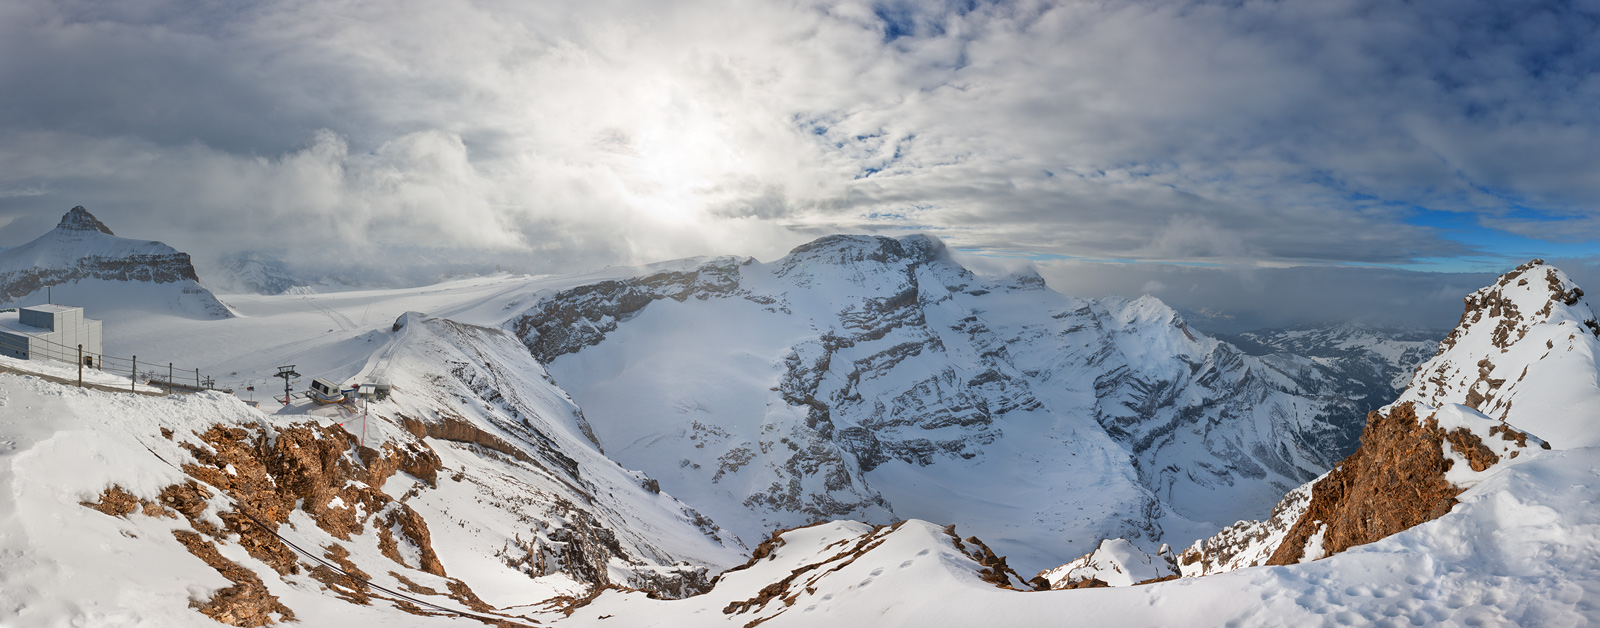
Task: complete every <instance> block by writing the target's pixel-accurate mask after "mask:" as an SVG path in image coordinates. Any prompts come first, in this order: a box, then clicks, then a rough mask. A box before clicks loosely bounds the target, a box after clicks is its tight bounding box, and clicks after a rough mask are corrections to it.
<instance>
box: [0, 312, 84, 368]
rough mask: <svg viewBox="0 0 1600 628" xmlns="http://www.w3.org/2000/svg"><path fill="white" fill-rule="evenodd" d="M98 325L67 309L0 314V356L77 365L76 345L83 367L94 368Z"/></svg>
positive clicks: (80, 313)
mask: <svg viewBox="0 0 1600 628" xmlns="http://www.w3.org/2000/svg"><path fill="white" fill-rule="evenodd" d="M100 323H101V321H97V320H94V319H89V318H84V317H83V308H81V307H73V306H70V305H56V304H48V305H34V306H29V307H23V308H17V309H15V310H5V311H0V355H6V356H10V357H13V358H19V359H23V360H42V359H51V360H60V361H62V362H68V363H76V362H77V361H78V345H83V357H84V360H85V366H94V365H95V363H96V362H98V361H99V359H100Z"/></svg>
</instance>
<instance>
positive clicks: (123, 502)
mask: <svg viewBox="0 0 1600 628" xmlns="http://www.w3.org/2000/svg"><path fill="white" fill-rule="evenodd" d="M78 503H79V504H81V505H83V506H86V507H89V508H93V509H95V510H98V511H100V512H103V513H105V514H108V515H111V516H113V517H126V516H128V515H129V514H132V513H134V512H135V511H137V512H141V513H143V514H144V516H146V517H163V518H171V517H177V515H175V514H173V513H172V511H170V510H167V509H166V508H165V507H163V506H162V505H161V504H158V503H155V502H153V501H150V500H148V499H140V498H138V497H135V496H134V495H133V493H129V492H128V491H127V490H126V489H124V488H122V487H121V486H118V485H116V484H113V485H111V486H108V487H106V489H105V490H104V491H102V492H101V493H100V499H98V500H96V501H92V502H78Z"/></svg>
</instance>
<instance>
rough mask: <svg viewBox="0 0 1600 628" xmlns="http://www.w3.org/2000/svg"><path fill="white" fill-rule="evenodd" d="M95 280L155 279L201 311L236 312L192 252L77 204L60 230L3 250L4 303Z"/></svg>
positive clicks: (0, 283) (0, 294) (213, 314)
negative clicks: (118, 226)
mask: <svg viewBox="0 0 1600 628" xmlns="http://www.w3.org/2000/svg"><path fill="white" fill-rule="evenodd" d="M90 280H98V281H107V282H119V283H144V284H154V285H157V286H161V287H162V288H163V289H169V290H172V291H175V292H176V294H174V295H172V299H173V300H176V301H183V302H184V305H185V306H187V309H190V310H193V311H195V313H198V314H200V315H202V316H206V317H210V318H227V317H231V316H232V315H233V314H232V313H231V312H229V311H228V308H227V307H226V306H224V305H223V304H222V303H221V302H220V301H218V300H217V299H216V297H215V296H213V295H212V294H211V292H210V291H208V290H206V289H205V287H203V286H201V285H200V283H199V278H198V277H197V276H196V275H195V270H194V265H193V264H192V263H191V262H190V260H189V254H188V253H182V252H179V251H178V250H176V249H173V248H172V247H170V246H167V245H165V244H162V243H160V242H153V241H141V240H130V239H127V238H119V237H117V236H116V235H114V234H112V233H111V229H110V228H108V227H106V225H105V223H102V222H100V220H99V219H97V218H95V217H94V215H92V214H90V213H89V212H88V210H85V209H84V208H82V207H74V208H72V210H71V211H68V212H67V213H66V215H64V216H62V217H61V222H60V223H59V224H57V225H56V228H55V229H52V230H51V231H50V232H48V233H46V234H44V235H42V236H40V237H39V238H37V239H35V240H33V241H32V242H28V243H27V244H23V245H21V246H18V247H16V248H12V249H7V250H5V251H0V303H5V304H17V303H22V302H23V301H24V300H25V299H29V298H30V297H33V298H37V297H38V296H39V294H40V293H41V292H43V291H44V290H45V288H46V287H51V286H70V285H72V284H78V283H80V282H84V281H90ZM27 304H31V301H29V302H28V303H27Z"/></svg>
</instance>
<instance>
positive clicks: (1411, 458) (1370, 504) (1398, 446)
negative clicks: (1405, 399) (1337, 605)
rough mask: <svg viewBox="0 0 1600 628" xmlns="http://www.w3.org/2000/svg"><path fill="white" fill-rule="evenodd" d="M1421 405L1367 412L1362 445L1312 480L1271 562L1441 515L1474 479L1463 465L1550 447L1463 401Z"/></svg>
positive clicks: (1308, 556)
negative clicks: (1469, 407)
mask: <svg viewBox="0 0 1600 628" xmlns="http://www.w3.org/2000/svg"><path fill="white" fill-rule="evenodd" d="M1417 410H1418V407H1417V406H1416V405H1415V404H1413V403H1401V404H1397V405H1395V406H1394V407H1393V408H1392V409H1390V410H1389V411H1388V412H1376V411H1375V412H1373V413H1371V414H1369V415H1368V416H1367V427H1366V430H1365V431H1363V432H1362V434H1361V447H1360V448H1359V449H1357V450H1356V451H1355V453H1353V454H1350V456H1349V457H1347V458H1345V459H1344V461H1342V462H1340V463H1339V466H1337V467H1335V468H1334V469H1333V471H1330V472H1329V473H1328V475H1327V477H1324V478H1322V479H1321V480H1319V481H1318V482H1317V483H1316V484H1315V485H1314V486H1312V488H1311V500H1310V503H1309V504H1308V505H1307V506H1306V510H1305V512H1304V513H1302V514H1301V515H1300V519H1299V520H1298V521H1296V522H1295V525H1294V527H1292V528H1290V529H1289V531H1288V533H1287V534H1286V535H1285V537H1284V540H1283V542H1282V544H1280V545H1279V546H1278V547H1277V549H1276V550H1274V551H1273V553H1272V556H1271V558H1269V559H1268V560H1267V564H1269V565H1288V564H1293V563H1297V562H1304V561H1307V560H1316V559H1318V558H1323V557H1326V556H1331V555H1333V554H1337V553H1339V552H1342V551H1344V550H1346V549H1349V548H1351V547H1354V546H1357V545H1363V544H1366V543H1371V542H1373V541H1377V540H1379V539H1382V538H1384V537H1387V536H1389V535H1391V534H1394V533H1396V532H1400V531H1402V530H1406V529H1408V528H1411V527H1412V526H1415V525H1417V524H1420V523H1423V522H1426V521H1431V520H1433V519H1437V518H1439V517H1441V516H1443V515H1444V514H1445V513H1448V512H1450V508H1451V507H1453V506H1455V504H1456V496H1457V495H1460V494H1461V492H1462V491H1464V490H1466V489H1467V488H1468V487H1470V486H1471V483H1470V482H1468V481H1467V480H1466V479H1465V478H1468V477H1470V476H1469V475H1467V472H1466V469H1458V468H1457V467H1458V466H1461V467H1467V468H1468V469H1470V471H1471V472H1473V473H1481V472H1483V471H1486V470H1488V469H1489V467H1491V466H1493V465H1494V464H1496V463H1498V462H1500V461H1501V460H1506V459H1511V458H1516V457H1517V456H1518V455H1520V454H1521V453H1522V451H1523V450H1524V449H1526V448H1528V447H1529V446H1535V447H1543V448H1548V447H1549V446H1548V445H1546V444H1544V442H1543V441H1540V440H1539V439H1537V438H1532V437H1530V436H1529V435H1528V434H1526V433H1524V432H1522V431H1520V430H1517V429H1516V428H1513V427H1511V426H1508V425H1505V424H1502V423H1499V422H1498V421H1493V420H1490V419H1488V418H1487V417H1483V416H1482V415H1481V414H1477V413H1475V412H1472V411H1471V410H1466V409H1465V408H1460V407H1459V406H1458V407H1457V408H1455V409H1453V412H1451V410H1452V409H1446V410H1445V411H1440V412H1433V411H1432V409H1425V412H1424V413H1423V414H1422V416H1419V415H1418V412H1417ZM1462 410H1466V411H1465V412H1462ZM1473 415H1476V416H1473ZM1441 419H1443V421H1442V423H1443V424H1441ZM1452 471H1456V473H1454V474H1452V473H1451V472H1452Z"/></svg>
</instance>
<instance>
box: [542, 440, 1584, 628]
mask: <svg viewBox="0 0 1600 628" xmlns="http://www.w3.org/2000/svg"><path fill="white" fill-rule="evenodd" d="M1597 467H1600V450H1596V449H1594V448H1582V449H1571V450H1566V451H1561V452H1552V453H1550V454H1546V455H1542V456H1537V457H1533V458H1527V459H1522V460H1521V461H1520V463H1519V464H1517V465H1514V466H1508V467H1505V468H1503V469H1501V470H1500V471H1498V472H1496V473H1495V474H1493V476H1492V477H1490V478H1488V479H1486V480H1485V481H1484V482H1483V483H1481V484H1479V485H1477V486H1476V487H1474V488H1472V489H1471V490H1469V491H1468V492H1466V493H1464V494H1462V495H1461V497H1460V499H1461V504H1460V505H1459V506H1458V507H1457V508H1456V510H1455V511H1453V512H1451V513H1450V514H1449V515H1446V516H1445V517H1442V518H1440V519H1437V520H1435V521H1431V522H1429V523H1425V524H1422V525H1420V526H1417V527H1415V528H1412V529H1410V530H1407V531H1405V532H1402V533H1400V534H1396V535H1394V536H1391V537H1389V538H1387V539H1384V540H1382V541H1378V542H1376V543H1372V544H1369V545H1363V546H1361V547H1357V548H1353V549H1351V550H1349V551H1347V552H1343V553H1340V554H1337V555H1335V556H1333V557H1331V558H1327V559H1324V560H1320V561H1315V562H1312V563H1307V564H1301V565H1294V566H1288V567H1268V568H1261V569H1247V570H1242V571H1234V572H1229V573H1223V574H1218V575H1213V576H1207V577H1204V578H1181V579H1178V580H1174V581H1169V582H1159V583H1155V584H1147V585H1143V586H1131V587H1115V588H1093V589H1078V590H1070V591H1041V592H1024V591H1015V590H1006V589H1002V588H998V587H996V586H995V585H994V584H993V583H991V582H989V581H986V580H985V579H983V578H982V577H981V576H980V575H979V574H978V573H977V569H978V565H977V564H976V561H974V560H973V559H972V558H971V557H970V556H969V555H967V554H966V553H965V552H962V551H960V549H959V548H957V547H956V546H955V545H954V543H952V542H951V541H950V540H949V536H948V535H943V534H940V528H938V527H937V526H933V525H929V524H926V523H922V522H917V521H911V522H907V523H906V524H904V525H903V526H900V527H899V528H898V529H895V530H893V531H891V532H890V533H888V534H884V531H883V530H876V531H874V530H871V529H870V528H866V527H852V526H854V525H856V524H847V523H840V524H826V525H823V526H818V527H815V528H807V529H805V530H796V531H794V532H789V533H786V534H784V535H783V538H784V540H785V541H786V542H785V543H784V544H782V545H779V546H777V547H776V548H775V550H774V551H773V553H772V558H769V559H767V561H757V562H756V563H755V566H753V567H752V568H751V569H749V570H746V571H744V572H735V573H733V574H729V575H728V576H727V577H725V578H723V579H721V580H719V581H718V582H717V585H716V587H715V588H714V589H713V590H712V591H711V592H710V593H708V594H707V595H705V596H701V597H693V598H689V599H685V600H671V601H656V600H650V599H647V598H646V597H645V596H643V595H640V594H635V593H626V592H615V591H608V592H606V593H604V594H602V595H601V596H600V597H599V598H597V599H596V600H595V601H594V602H593V603H591V604H589V605H588V606H585V607H582V608H579V609H577V610H576V611H575V612H574V613H573V614H572V616H571V617H570V618H569V619H568V620H566V621H570V622H572V623H573V624H574V625H604V626H619V627H628V626H747V625H750V622H751V621H753V620H755V619H762V618H765V621H763V622H762V623H761V624H760V625H761V626H763V627H764V628H765V627H773V626H777V627H782V626H823V625H826V626H888V627H893V626H906V627H927V626H989V625H1005V626H1060V625H1063V624H1071V625H1089V626H1128V627H1143V626H1160V627H1165V628H1185V627H1191V626H1193V627H1202V626H1205V627H1211V626H1241V627H1258V626H1259V627H1267V626H1272V627H1276V626H1368V625H1370V626H1584V625H1592V624H1594V623H1595V622H1596V621H1600V608H1597V607H1596V606H1595V605H1594V604H1593V603H1591V601H1592V600H1593V599H1596V596H1600V549H1597V548H1600V533H1597V530H1600V504H1597V503H1596V501H1595V500H1594V499H1593V496H1592V494H1591V493H1592V490H1591V489H1590V488H1589V485H1590V484H1591V482H1592V478H1593V477H1594V474H1595V469H1596V468H1597ZM801 533H803V534H801ZM941 537H942V538H941ZM864 539H870V540H869V541H868V545H870V546H871V547H870V549H869V550H868V551H866V552H864V553H861V554H860V555H859V556H855V557H854V560H849V561H848V562H845V561H844V560H840V561H835V562H830V563H827V564H826V565H824V568H823V569H817V570H812V571H806V572H804V573H803V574H801V575H800V576H799V577H796V578H795V579H793V580H789V581H787V582H786V581H785V580H784V579H785V578H787V577H788V576H789V575H790V574H791V573H793V571H792V569H793V567H794V566H805V565H811V564H816V563H821V562H823V561H825V560H827V559H829V558H831V557H833V556H835V555H838V554H840V553H842V550H843V549H844V548H852V547H860V546H862V543H861V542H862V540H864ZM769 561H770V562H769ZM840 563H844V564H840ZM767 565H770V567H771V568H770V570H768V571H766V572H764V573H763V574H762V575H764V576H765V577H745V578H740V577H736V576H739V574H741V573H743V574H750V575H752V576H753V575H755V573H756V572H755V569H757V568H759V567H764V566H767ZM819 572H823V573H819ZM819 576H820V577H819ZM797 584H804V585H805V586H804V587H801V586H793V585H797ZM775 585H776V586H775ZM784 585H789V586H784ZM769 586H770V587H773V588H772V589H771V590H772V591H774V592H777V591H783V592H784V593H783V595H782V596H776V597H770V598H768V601H767V603H766V604H764V605H761V604H759V602H760V600H761V597H762V593H763V591H764V590H767V589H766V587H769ZM750 600H756V601H757V604H755V605H751V606H746V605H745V604H743V603H744V602H747V601H750ZM733 603H738V604H737V605H735V604H733ZM752 609H753V610H752ZM602 618H604V620H603V622H602V621H601V620H602ZM556 625H558V626H559V625H562V624H561V623H559V622H558V623H557V624H556Z"/></svg>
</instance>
